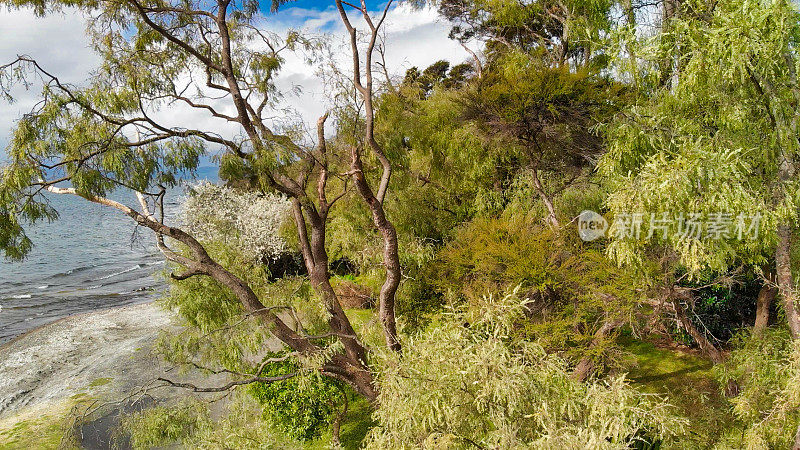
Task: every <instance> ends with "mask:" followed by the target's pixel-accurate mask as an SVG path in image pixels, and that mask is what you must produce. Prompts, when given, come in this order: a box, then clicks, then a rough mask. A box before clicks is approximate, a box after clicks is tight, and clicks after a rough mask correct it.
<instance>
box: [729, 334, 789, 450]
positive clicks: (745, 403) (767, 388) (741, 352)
mask: <svg viewBox="0 0 800 450" xmlns="http://www.w3.org/2000/svg"><path fill="white" fill-rule="evenodd" d="M733 343H734V347H735V350H733V351H732V352H731V355H730V358H729V359H728V360H727V361H726V362H725V363H723V364H720V365H717V366H715V367H714V372H715V374H716V376H717V378H718V380H719V382H720V385H721V386H727V385H728V384H729V382H731V381H733V382H736V383H737V384H738V386H739V393H738V394H737V395H736V396H735V397H734V398H733V399H731V403H732V404H733V411H734V413H735V414H736V416H737V417H738V418H739V419H740V420H741V421H742V422H743V423H744V424H745V431H744V439H745V442H744V444H745V445H746V446H747V448H750V449H761V448H792V445H793V444H794V439H795V433H796V432H797V429H798V423H800V343H798V342H794V341H793V340H792V339H791V337H790V336H789V332H788V330H786V329H783V328H781V329H767V330H765V331H764V332H763V333H762V334H761V335H752V334H750V333H744V332H743V333H740V334H739V335H737V336H736V337H735V338H734V340H733Z"/></svg>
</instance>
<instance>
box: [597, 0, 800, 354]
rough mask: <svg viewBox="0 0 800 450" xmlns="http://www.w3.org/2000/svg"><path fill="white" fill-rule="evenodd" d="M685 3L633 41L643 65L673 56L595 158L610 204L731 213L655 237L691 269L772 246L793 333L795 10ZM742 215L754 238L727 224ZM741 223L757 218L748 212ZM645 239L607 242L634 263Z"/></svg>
mask: <svg viewBox="0 0 800 450" xmlns="http://www.w3.org/2000/svg"><path fill="white" fill-rule="evenodd" d="M691 6H692V9H691V12H692V13H691V14H688V13H687V14H678V15H676V16H673V17H672V18H671V19H670V27H669V29H668V30H667V31H665V32H667V33H669V39H661V38H660V37H659V36H657V37H655V38H654V39H653V40H651V41H649V42H647V43H646V45H644V46H643V47H642V48H639V49H638V50H637V52H638V53H637V55H638V56H639V57H640V58H642V59H643V60H644V61H645V62H646V63H650V67H658V64H657V63H658V61H662V60H663V55H664V52H666V53H668V54H673V55H678V56H677V57H678V58H679V60H678V62H677V64H674V65H672V71H671V73H670V77H671V78H672V82H671V83H669V84H667V85H662V86H660V87H656V88H655V89H654V91H653V92H652V93H651V94H650V95H649V97H648V98H647V100H646V101H643V102H641V103H640V104H638V105H636V106H633V107H631V108H629V109H628V110H626V111H625V112H624V114H621V115H620V116H619V117H618V118H617V120H616V121H615V122H614V123H613V124H612V125H611V126H610V127H609V128H608V129H607V132H608V134H607V135H608V137H609V140H610V149H609V152H608V154H607V155H606V156H605V157H604V158H603V160H602V161H601V164H600V173H601V174H602V175H603V176H605V177H607V179H608V181H609V186H610V187H611V190H612V193H611V195H610V197H609V199H608V202H607V203H608V205H609V207H610V209H611V210H612V212H613V213H614V214H617V215H619V214H624V213H630V212H633V213H638V212H641V213H644V214H645V215H646V216H649V215H650V213H652V214H654V216H653V217H661V216H660V215H661V214H662V213H666V214H670V213H675V214H677V213H679V212H683V213H684V214H699V215H700V216H702V217H706V218H707V217H711V216H713V215H715V214H716V215H719V214H721V213H723V214H728V216H724V217H730V218H731V220H732V221H733V222H734V223H733V224H731V226H732V230H731V233H730V234H728V235H726V236H724V237H723V238H722V239H708V238H703V239H685V238H684V237H683V236H682V235H681V234H680V233H673V232H672V231H675V230H672V231H670V232H669V233H664V234H663V239H662V237H661V235H660V233H657V234H656V235H655V239H656V240H658V241H659V242H662V243H664V244H665V245H666V246H667V247H668V248H671V249H674V250H675V251H676V252H677V254H678V256H679V262H680V263H681V264H682V265H684V266H685V267H686V268H687V269H688V270H689V272H691V273H698V272H699V271H700V270H702V269H710V270H712V271H717V272H724V271H725V270H727V269H728V268H729V267H731V266H733V265H736V264H745V265H756V266H760V265H761V264H763V263H764V262H766V259H765V256H764V255H767V254H772V255H774V259H775V265H776V267H775V273H776V278H777V285H778V287H779V291H780V294H781V296H782V297H783V305H784V310H785V312H786V317H787V321H788V323H789V327H790V329H791V330H792V335H793V336H794V337H795V338H798V337H800V315H798V313H797V309H796V301H797V292H796V288H795V283H794V278H793V275H792V268H791V258H790V253H791V250H792V248H793V240H794V234H795V230H796V226H795V223H796V220H797V198H798V193H799V192H798V189H797V182H796V180H795V179H794V174H795V171H796V165H797V155H798V145H800V142H799V141H798V133H797V124H798V116H797V113H796V105H797V104H798V100H800V90H798V84H797V70H798V64H800V58H799V57H798V56H799V55H798V54H797V50H796V49H797V41H798V37H800V34H798V32H800V16H799V15H798V12H797V9H796V7H795V6H794V5H793V4H792V3H790V2H787V1H756V2H744V3H742V2H734V1H720V2H708V3H705V2H694V3H692V4H691ZM665 45H667V48H666V49H664V46H665ZM670 46H671V47H670ZM643 65H646V64H643ZM655 70H656V73H658V72H657V71H658V69H655ZM652 78H654V79H658V76H653V77H652ZM745 215H746V216H748V217H750V218H753V217H758V219H759V224H756V225H760V230H759V231H760V233H759V234H758V236H757V239H753V238H750V239H747V238H743V237H742V236H741V235H737V233H734V232H733V227H734V226H737V225H739V226H741V225H742V224H741V223H739V220H737V218H742V217H743V216H745ZM747 225H748V227H749V226H750V225H754V224H753V222H752V221H751V220H750V219H748V224H747ZM740 228H741V227H740ZM706 231H707V230H704V231H703V233H704V234H705V233H706ZM745 233H746V230H745ZM647 245H648V242H646V239H644V238H642V239H638V240H637V239H618V240H615V241H614V242H612V244H611V245H610V249H609V251H610V254H611V255H612V256H613V257H615V258H616V259H617V260H618V261H620V262H633V261H637V260H640V256H639V255H640V253H638V252H639V251H640V250H641V249H642V248H644V247H646V246H647Z"/></svg>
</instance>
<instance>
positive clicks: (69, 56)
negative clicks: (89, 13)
mask: <svg viewBox="0 0 800 450" xmlns="http://www.w3.org/2000/svg"><path fill="white" fill-rule="evenodd" d="M0 30H3V31H2V34H1V35H0V65H2V64H7V63H9V62H11V61H13V60H14V59H15V58H16V57H17V55H28V56H31V57H32V58H34V59H36V60H37V61H39V62H40V63H41V64H42V66H43V67H44V69H45V70H47V71H49V72H51V73H53V74H54V75H57V76H58V77H59V79H60V80H62V81H64V82H67V83H78V82H80V81H82V80H84V79H85V78H86V77H87V75H88V74H89V72H90V71H91V70H92V69H93V68H95V67H97V65H98V64H99V58H98V56H97V55H96V54H95V53H94V51H93V50H92V49H91V48H90V46H89V40H88V39H87V37H86V33H85V21H84V19H83V17H82V16H81V15H80V14H77V13H75V12H74V11H67V12H65V13H63V14H52V15H49V16H46V17H36V16H35V15H34V14H33V12H32V11H31V10H27V9H22V10H11V11H9V10H7V9H2V10H0ZM39 88H40V86H32V87H31V89H30V90H28V91H26V90H25V89H23V88H17V89H15V90H14V91H13V92H12V94H13V95H14V97H15V99H16V102H15V103H13V104H11V105H9V104H8V103H6V102H5V101H3V100H0V146H2V148H5V145H6V143H7V141H8V136H9V133H10V132H11V128H12V127H13V125H14V122H15V121H16V120H17V118H19V117H20V115H22V114H23V113H26V112H28V111H30V109H31V108H32V107H33V105H34V104H35V103H36V101H37V99H38V97H39V94H40V92H39Z"/></svg>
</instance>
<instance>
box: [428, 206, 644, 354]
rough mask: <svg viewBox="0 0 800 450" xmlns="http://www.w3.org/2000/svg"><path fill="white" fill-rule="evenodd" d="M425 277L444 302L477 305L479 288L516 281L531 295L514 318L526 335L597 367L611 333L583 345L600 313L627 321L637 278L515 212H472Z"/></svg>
mask: <svg viewBox="0 0 800 450" xmlns="http://www.w3.org/2000/svg"><path fill="white" fill-rule="evenodd" d="M431 278H432V280H431V283H432V284H434V286H436V288H437V289H438V290H439V291H440V292H442V293H444V294H445V295H447V296H449V298H450V299H451V301H456V302H459V301H460V300H465V301H466V303H467V304H469V305H473V306H479V305H481V304H482V303H484V302H485V301H486V300H487V298H491V297H486V296H485V294H486V293H487V292H497V291H503V290H506V289H510V288H513V287H514V286H518V285H519V286H520V287H521V293H522V295H523V296H525V297H528V298H530V299H531V300H534V302H533V303H532V304H531V315H530V316H529V317H528V318H527V320H525V321H522V323H521V324H520V325H521V327H523V328H522V329H521V330H520V331H521V332H522V333H523V334H525V335H526V336H527V337H528V338H530V339H533V340H537V339H538V340H539V342H540V343H541V344H542V345H544V346H545V348H547V349H548V350H562V351H564V352H565V355H566V356H567V357H568V359H570V360H573V361H574V360H577V359H579V358H582V357H586V356H588V357H590V358H592V359H593V360H594V361H595V362H596V363H598V367H599V368H602V367H603V366H606V365H609V364H611V363H612V362H613V360H615V359H617V358H611V356H616V353H617V352H616V351H615V349H614V343H613V342H612V341H611V339H609V340H606V341H604V342H596V344H598V345H594V346H592V347H591V348H589V343H590V342H592V340H593V339H594V337H595V336H594V334H595V332H596V331H597V329H598V328H599V327H600V326H602V324H603V322H604V321H605V320H619V321H625V320H629V318H630V315H631V311H632V309H631V308H632V307H633V306H634V305H635V304H636V302H635V300H636V298H637V296H638V293H637V292H636V287H637V286H638V285H639V284H638V283H637V277H636V276H635V274H634V273H632V272H631V271H630V270H626V269H620V268H618V267H617V266H616V265H614V264H613V263H612V262H611V261H609V260H608V259H607V258H606V257H605V256H604V255H603V249H602V247H600V246H597V245H594V244H584V243H581V242H579V241H578V240H577V238H576V237H575V236H573V235H571V234H568V231H566V230H565V231H562V234H561V235H558V234H555V233H553V232H552V231H550V230H549V229H547V228H546V227H544V226H543V225H539V224H538V221H537V222H532V221H531V220H529V219H526V218H524V217H520V216H517V215H513V214H511V215H507V216H506V217H500V218H478V219H475V220H473V221H472V222H471V223H469V224H468V225H466V226H465V227H463V228H462V229H461V230H459V231H458V232H457V234H456V238H455V239H454V240H453V241H452V242H450V243H449V244H448V245H447V246H446V247H445V248H444V249H442V250H441V251H440V253H439V255H438V257H437V260H436V262H435V268H434V270H433V274H432V275H431Z"/></svg>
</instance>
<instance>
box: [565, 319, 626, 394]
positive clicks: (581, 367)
mask: <svg viewBox="0 0 800 450" xmlns="http://www.w3.org/2000/svg"><path fill="white" fill-rule="evenodd" d="M623 323H624V322H623V321H621V320H606V321H605V322H603V325H602V326H601V327H600V329H599V330H597V332H595V334H594V338H593V339H592V343H591V344H589V349H593V348H596V347H597V346H598V345H600V343H602V341H603V340H605V339H606V338H607V337H608V335H609V334H611V332H612V331H614V330H616V329H617V328H619V327H620V326H622V324H623ZM594 369H595V365H594V362H593V361H592V360H591V358H586V357H585V358H582V359H581V360H580V361H578V365H577V366H575V370H574V371H573V372H572V378H573V379H575V380H578V381H586V380H587V379H588V378H589V375H591V374H592V372H594Z"/></svg>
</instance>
